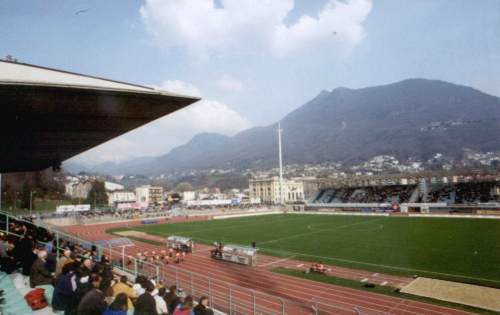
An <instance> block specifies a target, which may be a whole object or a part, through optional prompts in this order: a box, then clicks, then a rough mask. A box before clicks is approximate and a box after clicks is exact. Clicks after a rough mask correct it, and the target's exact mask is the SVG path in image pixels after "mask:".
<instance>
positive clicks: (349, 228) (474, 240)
mask: <svg viewBox="0 0 500 315" xmlns="http://www.w3.org/2000/svg"><path fill="white" fill-rule="evenodd" d="M118 230H121V231H123V230H136V231H142V232H146V233H149V234H153V235H161V236H165V237H166V236H168V235H181V236H188V237H191V238H193V239H194V240H195V242H202V243H206V244H212V243H213V242H215V241H222V242H223V243H233V244H241V245H247V246H248V245H250V243H251V242H252V241H255V242H257V247H258V248H259V250H260V252H261V253H265V254H270V255H275V256H280V257H292V258H294V259H299V260H307V261H321V262H323V263H328V264H333V265H339V266H348V267H353V268H359V269H365V270H372V271H375V272H385V273H391V274H399V275H407V276H412V275H419V276H427V277H433V278H441V279H448V280H454V281H461V282H469V283H477V284H483V285H488V286H494V287H500V220H495V219H462V218H422V217H420V218H416V217H369V216H338V215H300V214H280V215H264V216H254V217H243V218H233V219H223V220H210V221H197V222H186V223H175V224H160V225H145V226H139V227H132V228H119V229H113V230H112V231H113V232H116V231H118Z"/></svg>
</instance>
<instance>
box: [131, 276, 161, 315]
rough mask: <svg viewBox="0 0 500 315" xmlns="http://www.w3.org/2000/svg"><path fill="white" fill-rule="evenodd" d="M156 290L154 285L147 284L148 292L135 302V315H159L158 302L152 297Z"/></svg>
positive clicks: (148, 282)
mask: <svg viewBox="0 0 500 315" xmlns="http://www.w3.org/2000/svg"><path fill="white" fill-rule="evenodd" d="M154 289H155V287H154V285H153V283H151V281H147V282H146V284H145V290H146V292H144V293H143V294H141V295H140V296H139V297H138V298H137V301H136V302H135V310H134V315H157V314H156V302H155V299H154V297H153V295H152V292H153V291H154Z"/></svg>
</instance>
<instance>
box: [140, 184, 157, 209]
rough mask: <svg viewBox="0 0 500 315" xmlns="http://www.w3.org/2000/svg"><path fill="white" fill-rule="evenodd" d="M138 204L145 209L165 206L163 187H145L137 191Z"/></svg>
mask: <svg viewBox="0 0 500 315" xmlns="http://www.w3.org/2000/svg"><path fill="white" fill-rule="evenodd" d="M135 198H136V202H137V203H138V204H140V205H141V207H144V208H150V207H161V206H163V187H159V186H151V185H145V186H140V187H137V188H136V189H135Z"/></svg>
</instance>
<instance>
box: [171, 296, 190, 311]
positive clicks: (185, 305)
mask: <svg viewBox="0 0 500 315" xmlns="http://www.w3.org/2000/svg"><path fill="white" fill-rule="evenodd" d="M192 312H193V299H192V298H190V297H186V300H185V301H184V303H182V304H181V305H180V306H179V307H177V308H176V309H175V311H174V313H173V315H191V314H192Z"/></svg>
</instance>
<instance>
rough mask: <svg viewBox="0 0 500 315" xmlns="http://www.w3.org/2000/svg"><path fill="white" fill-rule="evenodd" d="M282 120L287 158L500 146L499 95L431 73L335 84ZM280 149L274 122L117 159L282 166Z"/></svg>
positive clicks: (344, 158)
mask: <svg viewBox="0 0 500 315" xmlns="http://www.w3.org/2000/svg"><path fill="white" fill-rule="evenodd" d="M281 127H282V129H283V154H284V160H285V161H286V163H321V162H334V161H340V162H344V163H357V162H361V161H365V160H368V159H370V158H372V157H373V156H376V155H380V154H390V155H394V156H396V157H397V158H399V159H407V158H409V157H413V158H417V159H428V158H430V157H431V156H432V155H433V154H435V153H437V152H440V153H444V154H446V155H450V156H457V157H458V156H460V155H461V154H462V152H463V149H464V148H469V149H473V150H478V151H497V150H500V137H499V136H498V135H500V98H499V97H495V96H491V95H488V94H485V93H482V92H480V91H478V90H476V89H473V88H470V87H466V86H462V85H456V84H451V83H447V82H444V81H438V80H426V79H408V80H404V81H401V82H397V83H393V84H388V85H382V86H375V87H368V88H361V89H348V88H336V89H334V90H333V91H331V92H328V91H322V92H321V93H320V94H319V95H318V96H317V97H315V98H314V99H312V100H311V101H309V102H307V103H306V104H304V105H303V106H301V107H299V108H298V109H296V110H294V111H293V112H291V113H289V114H288V115H287V116H285V117H284V118H283V119H282V121H281ZM277 156H278V154H277V124H273V125H270V126H266V127H255V128H251V129H248V130H245V131H242V132H240V133H238V134H236V135H235V136H233V137H227V136H222V135H218V134H199V135H197V136H195V137H193V139H192V140H191V141H190V142H188V143H187V144H185V145H182V146H179V147H176V148H174V149H172V150H171V151H170V152H169V153H167V154H165V155H163V156H160V157H157V158H154V159H152V160H148V162H147V163H135V164H133V165H128V166H127V167H125V165H118V166H119V167H117V168H115V169H114V171H119V172H124V173H134V174H148V175H156V174H161V173H165V172H169V171H172V170H188V169H210V168H225V169H227V168H236V169H244V168H269V167H274V166H276V165H277ZM103 170H104V169H103Z"/></svg>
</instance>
